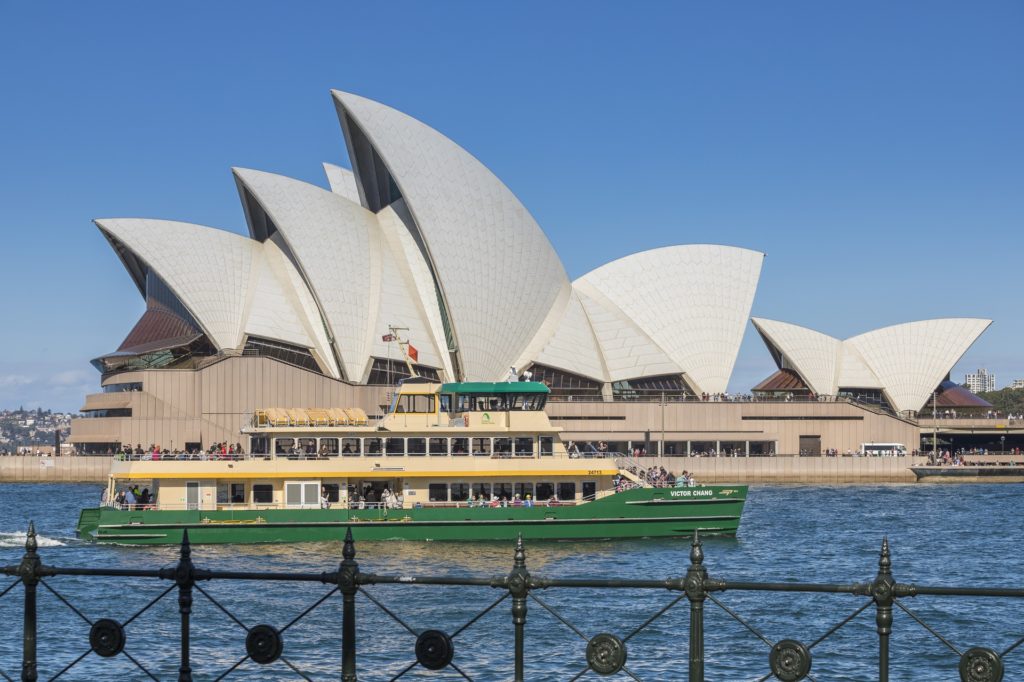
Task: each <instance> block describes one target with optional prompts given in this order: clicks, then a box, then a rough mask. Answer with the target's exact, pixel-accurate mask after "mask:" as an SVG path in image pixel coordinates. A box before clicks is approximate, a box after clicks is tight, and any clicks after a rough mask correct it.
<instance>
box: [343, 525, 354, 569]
mask: <svg viewBox="0 0 1024 682" xmlns="http://www.w3.org/2000/svg"><path fill="white" fill-rule="evenodd" d="M341 558H342V559H344V560H345V561H352V560H353V559H355V558H356V542H355V540H354V539H353V538H352V526H349V527H348V529H347V530H346V531H345V543H344V544H343V545H342V547H341Z"/></svg>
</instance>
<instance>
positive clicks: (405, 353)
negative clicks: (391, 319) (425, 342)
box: [388, 324, 419, 377]
mask: <svg viewBox="0 0 1024 682" xmlns="http://www.w3.org/2000/svg"><path fill="white" fill-rule="evenodd" d="M407 331H409V328H408V327H395V326H394V325H390V324H389V325H388V336H389V337H390V338H391V340H392V341H396V342H397V343H398V348H399V350H401V351H402V359H403V360H404V361H405V366H406V367H407V368H408V369H409V376H410V377H416V376H419V375H418V374H417V373H416V368H415V367H413V364H412V359H411V358H410V357H409V339H408V338H406V339H403V338H402V335H401V334H399V333H398V332H407ZM390 366H391V344H390V343H388V367H390Z"/></svg>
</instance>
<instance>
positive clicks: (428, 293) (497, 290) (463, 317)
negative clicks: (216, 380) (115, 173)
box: [72, 91, 763, 444]
mask: <svg viewBox="0 0 1024 682" xmlns="http://www.w3.org/2000/svg"><path fill="white" fill-rule="evenodd" d="M332 96H333V100H334V104H335V107H336V110H337V114H338V117H339V119H340V122H341V128H342V131H343V133H344V137H345V142H346V145H347V148H348V155H349V159H350V162H351V166H352V169H351V170H348V169H345V168H342V167H340V166H336V165H332V164H324V169H325V171H326V175H327V181H328V186H329V189H325V188H322V187H318V186H316V185H312V184H308V183H305V182H301V181H299V180H294V179H292V178H288V177H284V176H281V175H275V174H273V173H268V172H263V171H257V170H249V169H243V168H235V169H233V171H232V172H233V174H234V179H235V183H236V185H237V189H238V193H239V196H240V199H241V203H242V207H243V210H244V212H245V217H246V221H247V224H248V229H249V234H248V236H242V235H239V234H236V233H233V232H228V231H225V230H220V229H215V228H211V227H205V226H199V225H192V224H187V223H181V222H172V221H168V220H154V219H123V218H117V219H98V220H96V221H95V222H96V225H97V226H98V227H99V229H100V231H101V232H102V234H103V236H104V237H105V238H106V239H107V240H108V241H109V243H110V245H111V246H112V247H113V249H114V251H115V252H116V253H117V255H118V256H119V257H120V259H121V261H122V263H123V265H124V267H125V268H126V270H127V271H128V273H129V274H130V276H131V278H132V280H133V281H134V283H135V285H136V286H137V287H138V289H139V291H140V293H141V294H142V296H143V297H144V298H145V300H146V311H145V313H144V314H143V315H142V317H141V319H140V320H139V321H138V322H137V323H136V325H135V327H134V328H133V329H132V330H131V332H130V333H129V334H128V336H127V338H125V340H124V342H123V343H122V344H121V345H120V347H119V348H118V349H117V350H116V351H115V352H113V353H110V354H107V355H104V356H102V357H100V358H97V359H96V360H94V361H93V364H94V365H96V367H97V368H98V369H100V371H101V372H102V373H103V375H104V380H103V383H104V386H105V391H106V392H105V394H98V395H96V396H90V400H89V401H87V404H86V408H85V412H86V413H87V415H88V416H93V417H108V418H114V417H125V416H127V414H126V413H125V410H126V409H131V408H126V407H124V404H125V402H126V400H125V397H124V396H121V397H120V399H116V397H114V396H111V395H110V394H112V393H118V392H119V391H118V389H117V388H116V386H117V385H122V386H129V387H132V388H137V384H140V383H143V384H145V385H144V388H143V391H144V392H145V393H146V394H147V395H150V396H152V397H153V399H154V400H155V401H156V402H158V403H160V405H158V406H156V407H154V406H151V408H153V409H159V410H163V413H164V414H170V415H177V416H180V418H181V419H184V420H186V421H187V420H191V421H192V422H193V423H192V426H190V427H186V428H185V429H184V430H185V431H188V432H189V433H178V434H177V436H176V440H177V441H178V443H183V442H189V443H195V442H206V441H209V440H211V438H210V436H208V435H206V433H210V434H211V435H212V433H213V432H214V431H216V432H217V433H218V436H219V435H223V434H224V433H226V432H228V431H231V432H237V429H238V424H237V422H238V420H240V419H241V418H242V417H243V414H244V412H245V411H246V410H248V409H251V407H252V405H249V404H244V405H243V403H245V402H246V401H239V400H234V401H229V402H231V404H227V403H224V399H222V397H221V396H219V395H217V394H216V393H217V391H213V390H212V389H206V390H205V391H204V390H202V389H199V388H198V387H193V388H191V389H188V390H187V391H186V393H187V392H188V391H192V392H193V393H195V396H193V395H191V394H190V395H188V396H186V397H184V398H183V397H173V396H165V397H156V396H153V391H154V390H156V389H157V388H158V386H157V385H156V384H162V383H165V382H166V381H167V380H168V379H167V377H169V376H171V374H170V373H169V372H170V371H171V370H179V373H178V375H179V376H178V381H185V380H184V379H181V377H180V373H181V372H185V371H188V372H193V373H195V372H205V373H206V374H207V375H209V376H211V377H212V373H211V372H206V370H207V369H208V368H211V367H213V366H214V365H217V364H218V363H222V362H224V361H225V360H230V359H232V358H259V359H262V360H265V361H273V362H277V363H279V364H283V365H285V366H286V367H287V369H288V370H289V371H302V372H305V373H307V374H312V375H316V376H317V377H318V379H316V380H311V379H309V377H304V378H303V379H301V380H299V379H296V380H295V381H298V382H299V383H303V382H304V383H305V384H306V385H308V386H310V387H311V388H309V389H308V390H303V389H300V390H299V392H298V393H289V392H288V390H286V389H284V388H282V389H278V388H275V387H273V386H272V387H271V388H261V390H260V394H261V396H260V398H259V400H260V401H262V402H261V404H263V405H266V404H281V403H285V402H288V401H298V402H299V403H300V404H310V405H312V404H314V403H318V402H322V401H330V400H350V401H351V400H356V401H358V400H359V396H357V395H354V394H351V393H345V391H344V389H343V388H338V387H347V386H353V387H354V386H367V385H371V386H373V385H383V384H390V383H393V381H394V379H395V378H396V377H400V376H403V375H404V374H407V370H406V364H405V358H404V351H403V350H400V349H399V348H398V347H397V346H396V345H395V344H394V343H391V342H389V339H392V338H394V335H393V334H392V330H393V329H396V328H397V329H399V330H401V331H400V332H399V336H400V337H402V339H403V340H405V341H408V343H409V345H410V346H411V347H412V348H413V349H414V350H412V355H414V360H415V369H416V371H417V373H419V374H421V375H425V376H431V377H433V376H436V377H437V378H439V379H442V380H482V381H495V380H503V379H505V378H506V377H507V376H508V374H509V369H510V368H512V367H515V368H517V369H518V370H520V371H523V370H529V371H531V372H532V374H533V377H534V378H535V379H539V380H544V381H546V382H547V383H549V385H551V386H552V389H553V390H554V391H555V392H556V393H557V392H559V391H566V392H569V391H571V392H574V393H583V394H590V395H593V396H595V397H598V398H600V397H602V396H603V397H605V398H610V397H612V396H613V395H614V394H615V393H616V392H619V393H621V392H623V391H625V392H629V391H634V392H635V391H644V390H669V391H674V392H686V393H688V394H691V395H700V394H701V393H721V392H724V391H725V390H726V386H727V384H728V381H729V377H730V374H731V373H732V369H733V365H734V363H735V360H736V355H737V353H738V351H739V346H740V342H741V339H742V336H743V332H744V328H745V325H746V321H747V319H748V316H749V314H750V308H751V305H752V302H753V298H754V293H755V290H756V287H757V281H758V277H759V275H760V272H761V264H762V260H763V254H761V253H759V252H756V251H750V250H747V249H741V248H735V247H728V246H712V245H685V246H671V247H666V248H660V249H655V250H652V251H647V252H643V253H637V254H633V255H629V256H626V257H624V258H622V259H621V260H618V261H614V262H612V263H609V264H607V265H604V266H602V267H599V268H598V269H596V270H594V271H593V272H590V273H588V274H586V275H583V276H582V277H580V278H579V279H577V280H576V281H570V280H569V278H568V276H567V275H566V272H565V269H564V268H563V266H562V263H561V261H560V259H559V257H558V255H557V254H556V253H555V251H554V249H553V248H552V246H551V243H550V242H549V241H548V239H547V237H546V236H545V234H544V232H543V231H542V230H541V228H540V226H539V225H538V224H537V222H536V221H535V220H534V219H533V217H532V216H531V215H530V213H529V211H528V210H527V209H526V208H525V207H524V206H523V205H522V204H521V203H520V202H519V200H518V199H517V198H516V197H515V195H513V194H512V192H511V191H510V190H509V189H508V188H507V187H506V186H505V185H504V184H503V183H502V182H501V181H500V180H499V179H498V178H497V177H496V176H495V175H494V174H493V173H491V172H490V171H489V170H488V169H487V168H486V167H485V166H484V165H483V164H481V163H480V162H479V161H478V160H477V159H476V158H474V157H473V156H472V155H470V154H469V153H468V152H466V151H465V150H464V149H462V148H461V147H459V146H458V145H457V144H455V143H454V142H452V141H451V140H449V139H448V138H446V137H445V136H444V135H442V134H440V133H439V132H437V131H436V130H434V129H432V128H430V127H429V126H427V125H425V124H423V123H421V122H420V121H417V120H416V119H414V118H412V117H410V116H408V115H406V114H403V113H401V112H399V111H396V110H395V109H392V108H390V107H387V106H385V105H383V104H379V103H377V102H374V101H371V100H368V99H365V98H363V97H359V96H356V95H352V94H348V93H344V92H339V91H333V92H332ZM158 371H163V372H165V373H168V374H166V375H163V376H161V375H157V374H156V372H158ZM221 371H223V368H221ZM139 372H146V373H149V375H150V379H149V381H148V383H147V382H136V381H132V380H131V379H132V376H131V375H132V373H136V374H137V373H139ZM275 376H280V372H279V371H278V372H276V373H275ZM118 377H120V378H118ZM191 381H192V382H193V383H203V382H202V381H200V380H199V379H195V378H193V379H191ZM224 381H227V382H229V383H236V382H241V384H242V385H243V386H250V385H251V382H252V380H251V379H247V378H246V377H244V376H237V375H233V376H232V377H231V378H225V379H224ZM261 381H264V380H262V379H261ZM324 381H328V382H334V383H335V384H337V386H335V387H330V386H329V385H327V384H324ZM206 383H207V384H209V383H210V382H209V381H207V382H206ZM270 383H271V384H272V383H273V382H272V381H271V382H270ZM292 383H294V382H292ZM314 385H316V386H318V387H317V388H312V386H314ZM325 385H327V386H328V387H327V388H324V387H323V386H325ZM111 387H113V388H111ZM126 390H127V389H126ZM183 390H185V389H183ZM217 390H218V391H219V390H220V389H217ZM224 390H225V391H227V392H229V393H234V394H238V393H240V392H246V391H249V390H250V389H248V388H238V387H237V386H227V387H225V388H224ZM339 391H340V393H339ZM129 392H130V391H129ZM342 396H344V397H342ZM204 401H205V403H206V404H205V405H201V404H200V403H202V402H204ZM217 401H220V402H221V403H223V404H219V405H217V406H216V407H214V406H213V402H217ZM136 411H138V410H137V409H136ZM204 414H205V415H207V416H206V417H204V416H203V415H204ZM213 414H231V415H233V416H232V419H234V420H235V421H234V422H233V423H227V422H223V420H222V419H213V422H218V421H219V422H221V423H219V424H214V423H212V422H211V418H212V417H210V415H213ZM133 416H135V417H138V416H139V415H138V414H135V415H133ZM104 421H106V420H104ZM135 421H138V419H136V420H135ZM107 423H108V424H113V422H107ZM89 426H91V427H92V429H93V433H86V432H87V431H88V430H89V428H88V427H89ZM214 426H216V428H211V427H214ZM115 430H116V429H109V428H108V429H107V431H106V432H104V431H103V429H102V428H101V427H100V426H99V424H98V423H97V424H95V425H83V424H78V425H77V427H76V429H74V430H73V434H72V440H74V441H77V442H79V443H80V444H86V443H90V442H91V443H94V444H109V443H112V442H115V441H122V440H125V438H126V437H127V438H128V439H129V440H135V441H152V440H154V439H161V438H162V440H163V442H164V443H167V442H169V440H171V439H172V438H170V437H169V436H168V435H167V434H160V433H153V432H152V431H144V432H138V429H135V430H133V433H132V435H131V436H126V435H125V434H124V433H123V432H122V433H114V431H115ZM177 431H181V429H180V428H179V429H177ZM132 436H134V437H132ZM214 437H215V438H216V437H217V436H214Z"/></svg>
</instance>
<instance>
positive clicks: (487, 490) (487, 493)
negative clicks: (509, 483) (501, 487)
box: [473, 483, 491, 502]
mask: <svg viewBox="0 0 1024 682" xmlns="http://www.w3.org/2000/svg"><path fill="white" fill-rule="evenodd" d="M477 496H479V497H481V498H482V499H483V500H484V501H487V502H490V501H491V484H490V483H474V484H473V497H474V498H475V497H477Z"/></svg>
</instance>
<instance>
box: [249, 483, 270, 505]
mask: <svg viewBox="0 0 1024 682" xmlns="http://www.w3.org/2000/svg"><path fill="white" fill-rule="evenodd" d="M252 502H253V504H272V503H273V502H274V486H272V485H270V484H269V483H257V484H255V485H254V486H253V487H252Z"/></svg>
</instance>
